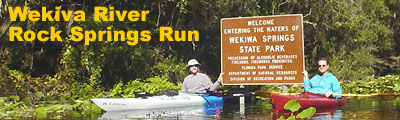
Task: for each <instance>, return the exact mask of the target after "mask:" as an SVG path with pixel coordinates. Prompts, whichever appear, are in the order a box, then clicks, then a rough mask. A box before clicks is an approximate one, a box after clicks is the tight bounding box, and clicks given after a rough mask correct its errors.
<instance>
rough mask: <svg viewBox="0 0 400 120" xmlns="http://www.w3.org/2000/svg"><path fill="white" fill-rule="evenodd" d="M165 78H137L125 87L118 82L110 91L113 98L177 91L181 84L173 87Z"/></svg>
mask: <svg viewBox="0 0 400 120" xmlns="http://www.w3.org/2000/svg"><path fill="white" fill-rule="evenodd" d="M167 78H168V77H167V76H165V75H164V76H162V77H159V76H155V77H152V78H147V79H145V80H141V79H139V78H137V79H135V80H132V81H129V82H128V83H126V84H125V85H124V84H123V82H122V81H121V82H119V83H118V84H116V85H115V86H114V88H113V89H111V90H110V92H111V94H113V95H114V97H120V96H121V97H124V98H129V97H135V95H134V93H137V92H146V93H148V94H155V93H158V92H161V91H163V90H179V89H180V87H181V86H182V84H178V85H175V84H174V83H171V82H169V81H168V79H167Z"/></svg>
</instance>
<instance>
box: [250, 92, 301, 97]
mask: <svg viewBox="0 0 400 120" xmlns="http://www.w3.org/2000/svg"><path fill="white" fill-rule="evenodd" d="M254 94H255V95H257V96H261V97H271V94H278V95H297V94H300V93H279V92H271V91H262V90H257V91H255V92H254Z"/></svg>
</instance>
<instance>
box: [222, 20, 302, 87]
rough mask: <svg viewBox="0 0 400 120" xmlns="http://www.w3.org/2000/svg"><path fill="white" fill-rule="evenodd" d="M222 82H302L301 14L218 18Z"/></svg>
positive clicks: (225, 83)
mask: <svg viewBox="0 0 400 120" xmlns="http://www.w3.org/2000/svg"><path fill="white" fill-rule="evenodd" d="M221 49H222V52H221V62H222V64H221V68H222V72H224V73H225V74H224V77H223V81H222V83H223V84H224V85H265V84H302V83H303V75H302V73H301V72H302V71H303V70H304V40H303V16H302V15H301V14H294V15H277V16H260V17H241V18H224V19H222V20H221Z"/></svg>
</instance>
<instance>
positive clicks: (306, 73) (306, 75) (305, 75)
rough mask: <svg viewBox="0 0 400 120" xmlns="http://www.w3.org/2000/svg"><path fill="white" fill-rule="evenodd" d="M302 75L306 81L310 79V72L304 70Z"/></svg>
mask: <svg viewBox="0 0 400 120" xmlns="http://www.w3.org/2000/svg"><path fill="white" fill-rule="evenodd" d="M302 73H303V75H304V79H308V78H309V77H308V72H307V71H306V70H304V71H303V72H302Z"/></svg>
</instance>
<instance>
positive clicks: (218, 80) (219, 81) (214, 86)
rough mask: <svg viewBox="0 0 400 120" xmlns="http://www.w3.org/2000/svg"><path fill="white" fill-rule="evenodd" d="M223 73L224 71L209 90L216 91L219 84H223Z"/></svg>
mask: <svg viewBox="0 0 400 120" xmlns="http://www.w3.org/2000/svg"><path fill="white" fill-rule="evenodd" d="M222 75H224V73H220V74H219V77H218V79H217V81H215V82H214V84H213V85H212V86H211V87H210V88H209V91H214V90H216V89H218V88H219V85H221V80H222Z"/></svg>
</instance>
